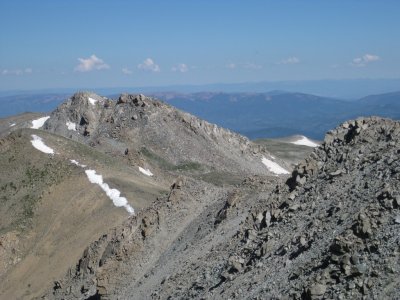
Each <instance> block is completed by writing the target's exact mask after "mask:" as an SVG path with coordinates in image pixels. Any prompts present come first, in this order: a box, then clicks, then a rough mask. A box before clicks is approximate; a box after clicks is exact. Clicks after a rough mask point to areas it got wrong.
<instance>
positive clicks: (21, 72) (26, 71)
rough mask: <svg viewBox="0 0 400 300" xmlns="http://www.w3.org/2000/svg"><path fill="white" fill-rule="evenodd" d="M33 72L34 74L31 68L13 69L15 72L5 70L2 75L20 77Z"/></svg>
mask: <svg viewBox="0 0 400 300" xmlns="http://www.w3.org/2000/svg"><path fill="white" fill-rule="evenodd" d="M32 72H33V70H32V69H31V68H25V69H13V70H9V69H4V70H2V71H1V75H16V76H20V75H24V74H31V73H32Z"/></svg>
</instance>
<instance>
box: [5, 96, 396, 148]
mask: <svg viewBox="0 0 400 300" xmlns="http://www.w3.org/2000/svg"><path fill="white" fill-rule="evenodd" d="M68 96H69V94H67V93H49V94H34V95H32V94H22V95H7V96H3V97H0V117H6V116H9V115H14V114H18V113H22V112H25V111H31V112H46V111H50V110H52V109H54V108H55V107H57V105H59V104H60V103H61V102H62V101H63V100H64V99H65V98H67V97H68ZM151 96H153V97H155V98H159V99H161V100H163V101H165V102H167V103H169V104H171V105H173V106H175V107H177V108H179V109H182V110H184V111H187V112H189V113H191V114H194V115H196V116H198V117H200V118H202V119H205V120H207V121H209V122H211V123H215V124H217V125H219V126H222V127H225V128H229V129H231V130H233V131H236V132H239V133H241V134H243V135H245V136H247V137H249V138H251V139H256V138H265V137H269V138H275V137H282V136H288V135H294V134H302V135H305V136H309V137H311V138H314V139H318V140H321V139H322V138H323V136H324V134H325V132H326V131H327V130H329V129H330V128H333V127H335V126H337V125H338V124H339V123H341V122H343V121H345V120H348V119H354V118H357V117H359V116H371V115H375V116H382V117H388V118H392V119H395V120H398V119H400V92H393V93H386V94H379V95H371V96H367V97H364V98H361V99H358V100H353V101H345V100H341V99H336V98H328V97H320V96H316V95H310V94H303V93H290V92H286V91H280V90H275V91H271V92H268V93H221V92H200V93H191V94H185V93H176V92H159V93H152V94H151Z"/></svg>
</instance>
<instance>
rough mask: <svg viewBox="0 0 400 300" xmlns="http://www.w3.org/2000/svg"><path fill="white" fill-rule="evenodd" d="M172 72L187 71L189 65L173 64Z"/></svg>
mask: <svg viewBox="0 0 400 300" xmlns="http://www.w3.org/2000/svg"><path fill="white" fill-rule="evenodd" d="M171 71H172V72H181V73H186V72H187V71H189V67H188V66H187V65H186V64H183V63H182V64H177V65H176V66H173V67H172V68H171Z"/></svg>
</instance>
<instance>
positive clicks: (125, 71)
mask: <svg viewBox="0 0 400 300" xmlns="http://www.w3.org/2000/svg"><path fill="white" fill-rule="evenodd" d="M121 71H122V73H124V74H125V75H132V73H133V72H132V71H131V70H129V69H128V68H122V70H121Z"/></svg>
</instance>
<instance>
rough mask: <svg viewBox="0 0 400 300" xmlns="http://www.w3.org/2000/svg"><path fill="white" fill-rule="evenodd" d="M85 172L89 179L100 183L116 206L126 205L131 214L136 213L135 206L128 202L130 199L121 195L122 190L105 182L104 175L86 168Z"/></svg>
mask: <svg viewBox="0 0 400 300" xmlns="http://www.w3.org/2000/svg"><path fill="white" fill-rule="evenodd" d="M85 173H86V175H87V177H88V179H89V181H90V182H91V183H94V184H97V185H99V186H100V187H101V189H102V190H103V191H104V192H105V193H106V195H107V196H108V198H110V199H111V200H112V202H113V203H114V205H115V206H116V207H124V208H125V209H126V211H127V212H128V213H129V214H131V215H133V214H134V213H135V211H134V209H133V207H132V206H130V205H129V204H128V200H126V198H125V197H121V192H120V191H118V190H117V189H111V188H110V187H109V185H108V184H107V183H105V182H103V176H101V175H100V174H96V171H95V170H85Z"/></svg>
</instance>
